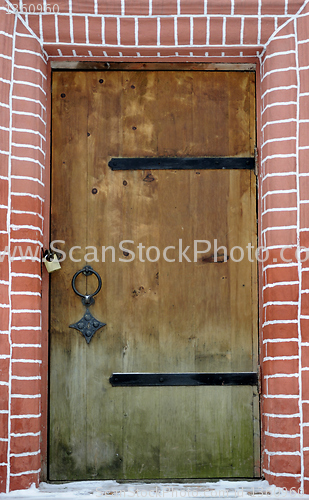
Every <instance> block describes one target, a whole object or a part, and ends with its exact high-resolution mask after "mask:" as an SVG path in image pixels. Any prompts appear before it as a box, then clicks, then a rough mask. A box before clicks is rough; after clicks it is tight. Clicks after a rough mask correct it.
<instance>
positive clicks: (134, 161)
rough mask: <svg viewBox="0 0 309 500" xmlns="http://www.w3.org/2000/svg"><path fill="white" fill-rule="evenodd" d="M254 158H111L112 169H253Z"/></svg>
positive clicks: (109, 164)
mask: <svg viewBox="0 0 309 500" xmlns="http://www.w3.org/2000/svg"><path fill="white" fill-rule="evenodd" d="M254 164H255V160H254V158H235V157H233V158H230V157H223V158H219V157H213V158H210V157H197V158H168V157H156V158H153V157H152V158H112V159H111V160H110V161H109V163H108V166H109V167H110V168H111V169H112V170H205V169H211V170H214V169H222V170H224V169H254Z"/></svg>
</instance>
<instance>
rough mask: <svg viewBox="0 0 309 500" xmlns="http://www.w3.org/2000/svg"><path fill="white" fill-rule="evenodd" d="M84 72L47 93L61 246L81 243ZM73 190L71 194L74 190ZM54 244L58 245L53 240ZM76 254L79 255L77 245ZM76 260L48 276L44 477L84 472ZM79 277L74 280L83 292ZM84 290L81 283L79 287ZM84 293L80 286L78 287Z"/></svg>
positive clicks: (54, 226)
mask: <svg viewBox="0 0 309 500" xmlns="http://www.w3.org/2000/svg"><path fill="white" fill-rule="evenodd" d="M85 88H86V78H85V74H84V73H80V72H79V73H70V75H68V74H66V73H56V74H54V75H53V93H52V113H53V121H52V139H53V151H52V193H51V203H52V220H51V241H53V240H63V241H64V242H65V243H64V244H62V245H61V249H62V250H64V251H65V252H66V253H67V254H68V251H69V249H70V248H71V247H72V246H73V245H75V244H79V245H81V247H83V246H84V245H85V243H86V225H87V193H86V190H87V154H86V152H87V144H86V140H87V109H88V100H87V95H86V92H85ZM77 192H78V193H79V196H78V197H77V196H76V193H77ZM59 248H60V245H59ZM74 256H75V258H76V259H78V258H80V252H79V251H78V249H77V250H76V251H75V253H74ZM80 267H82V265H81V264H80V263H74V262H72V261H71V260H70V259H69V258H67V259H66V260H65V261H64V262H63V263H62V268H61V271H57V272H55V273H53V274H52V275H51V277H50V280H51V294H50V297H51V316H50V412H51V413H50V440H49V447H50V478H51V479H54V480H57V479H62V478H63V472H64V471H65V477H66V478H67V479H79V478H84V477H85V475H84V470H85V464H86V453H85V442H86V440H87V418H86V393H87V383H86V376H87V375H86V351H87V345H86V342H85V340H84V338H83V337H82V336H81V334H80V333H78V332H77V331H76V330H72V329H70V328H69V325H70V324H71V323H75V322H76V321H77V320H78V319H80V317H81V316H82V315H83V312H84V311H83V310H84V308H83V306H82V304H81V301H80V299H79V298H78V297H77V296H76V295H75V294H74V292H73V290H72V288H71V280H72V277H73V274H74V273H75V272H76V271H77V270H78V269H79V268H80ZM84 285H85V284H84V283H83V280H81V283H80V282H79V286H81V291H82V292H83V286H84ZM84 290H85V289H84ZM83 293H84V292H83Z"/></svg>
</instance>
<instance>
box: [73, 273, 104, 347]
mask: <svg viewBox="0 0 309 500" xmlns="http://www.w3.org/2000/svg"><path fill="white" fill-rule="evenodd" d="M81 273H82V274H84V275H85V276H91V274H94V275H95V276H96V277H97V278H98V287H97V289H96V290H95V292H93V293H89V294H88V295H83V294H82V293H80V292H79V291H78V290H77V288H76V286H75V281H76V278H77V276H79V275H80V274H81ZM101 287H102V280H101V277H100V275H99V273H97V272H96V271H95V270H94V269H92V267H91V266H85V267H83V269H80V270H79V271H77V272H76V273H75V274H74V276H73V278H72V288H73V290H74V292H75V293H76V295H78V296H79V297H81V298H82V304H83V305H84V306H85V307H86V311H85V314H84V316H83V317H82V318H81V319H80V320H79V321H77V322H76V323H73V324H72V325H69V327H70V328H75V330H78V331H80V332H81V333H82V334H83V336H84V337H85V339H86V342H87V344H89V342H90V340H91V339H92V337H93V336H94V334H95V333H96V331H97V330H99V329H100V328H102V327H103V326H105V325H106V323H101V321H99V320H98V319H96V318H95V317H94V316H92V314H91V312H90V310H89V307H90V306H91V305H93V304H94V298H93V297H94V296H95V295H97V294H98V293H99V291H100V290H101Z"/></svg>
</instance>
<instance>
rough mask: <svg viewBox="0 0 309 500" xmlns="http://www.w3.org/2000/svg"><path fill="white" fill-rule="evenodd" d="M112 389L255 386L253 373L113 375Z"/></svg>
mask: <svg viewBox="0 0 309 500" xmlns="http://www.w3.org/2000/svg"><path fill="white" fill-rule="evenodd" d="M109 381H110V383H111V385H112V386H113V387H134V386H136V387H151V386H153V387H155V386H194V385H195V386H196V385H218V386H226V385H257V384H258V375H257V373H255V372H243V373H113V374H112V375H111V377H110V379H109Z"/></svg>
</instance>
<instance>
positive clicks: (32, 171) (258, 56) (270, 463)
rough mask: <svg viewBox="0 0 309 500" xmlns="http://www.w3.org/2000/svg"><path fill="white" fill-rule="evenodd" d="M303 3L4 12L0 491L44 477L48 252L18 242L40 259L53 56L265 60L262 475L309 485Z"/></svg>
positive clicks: (308, 144)
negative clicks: (22, 252)
mask: <svg viewBox="0 0 309 500" xmlns="http://www.w3.org/2000/svg"><path fill="white" fill-rule="evenodd" d="M307 3H308V2H307V1H306V2H303V0H297V1H296V0H293V1H292V0H276V1H274V0H263V1H262V0H255V1H251V0H250V1H249V0H248V1H242V0H226V1H224V2H220V7H218V2H217V1H216V0H200V1H196V2H195V3H194V7H192V2H191V1H189V0H175V1H171V2H164V3H163V2H161V1H160V2H159V1H156V0H149V1H147V2H146V1H145V2H144V3H142V6H141V5H140V2H135V1H134V0H119V2H114V1H113V2H111V1H108V0H94V2H93V4H91V5H90V2H88V1H86V0H85V1H84V2H82V1H80V0H71V1H70V2H69V1H64V0H61V2H58V4H59V7H60V10H61V15H58V16H53V15H50V16H46V15H44V16H38V15H18V16H16V15H14V14H10V15H8V14H7V9H8V5H9V4H8V2H5V3H4V6H2V7H1V8H0V23H1V27H0V37H1V51H0V52H1V57H0V66H1V75H0V76H1V78H0V106H1V124H0V134H1V151H0V154H1V163H0V169H1V171H0V185H1V201H0V224H1V227H0V240H1V248H0V251H2V252H3V253H2V254H1V258H2V259H3V261H2V264H1V276H0V323H1V327H0V335H1V341H2V342H1V352H0V392H1V398H0V399H1V402H2V407H1V408H0V422H1V425H0V478H1V479H0V485H1V486H0V490H1V491H9V490H14V489H22V488H27V487H29V486H30V484H31V483H35V484H38V482H39V479H40V475H41V477H42V478H43V479H44V477H45V476H44V474H45V472H44V454H45V451H46V379H45V378H44V374H45V375H46V370H44V367H45V365H46V363H47V358H46V341H47V327H46V323H44V322H43V323H42V316H41V311H42V298H41V295H42V287H43V291H44V287H45V286H46V276H44V275H43V280H42V275H41V265H40V254H39V253H38V254H37V255H36V256H35V258H34V259H33V260H31V259H26V261H25V262H22V261H21V260H20V258H19V253H18V252H19V249H18V247H19V246H21V247H22V248H24V247H25V246H27V245H28V246H29V247H31V248H32V251H33V254H34V255H35V252H36V251H37V250H38V251H40V249H41V247H42V245H43V243H44V238H45V243H44V244H45V245H47V244H48V234H47V231H46V221H45V219H44V217H45V214H46V213H47V211H46V210H45V211H44V203H45V201H47V200H48V192H47V189H46V187H45V186H46V180H47V175H46V167H47V166H48V159H47V158H48V155H47V147H46V143H47V137H48V135H49V130H48V126H47V118H46V117H47V109H48V103H49V94H48V85H47V82H48V75H49V69H48V61H50V60H61V59H64V60H68V59H72V60H77V59H78V60H80V59H85V58H87V59H89V58H90V59H91V58H95V59H96V60H102V61H104V60H124V61H136V60H140V61H143V60H145V61H173V60H175V61H181V60H182V61H201V62H207V61H225V62H236V61H238V62H239V61H243V62H250V61H251V62H254V63H257V64H258V66H259V67H260V70H259V73H258V75H259V76H260V81H259V82H258V90H259V91H260V99H259V100H258V105H259V107H260V109H258V118H259V131H260V148H259V149H260V151H259V153H260V173H259V190H260V191H259V193H260V208H259V209H260V214H259V221H260V229H261V233H260V241H261V244H262V245H263V246H264V254H265V251H266V250H265V249H268V251H269V257H268V259H267V260H265V262H263V264H261V314H260V324H261V361H262V372H263V391H262V430H263V433H262V436H263V437H262V440H263V442H262V445H263V446H262V448H263V456H262V459H263V472H264V474H265V477H266V478H267V479H268V481H269V482H270V483H272V484H276V485H278V486H286V487H292V486H293V487H296V488H298V487H299V486H301V487H304V488H305V491H306V492H309V484H308V479H306V478H308V477H309V463H308V453H309V439H308V438H309V436H308V432H307V429H308V427H309V412H308V409H309V395H308V394H307V391H308V389H307V387H308V383H307V377H308V372H309V353H307V350H308V348H309V339H308V338H307V337H308V336H309V335H308V334H307V331H308V328H307V323H308V321H309V311H308V307H309V293H308V292H309V279H308V278H309V273H308V270H309V266H308V265H307V262H302V263H301V262H299V261H297V259H296V258H295V250H297V249H298V250H300V249H301V247H307V246H308V231H309V224H308V220H307V219H308V218H309V197H308V194H307V193H308V189H307V182H308V181H307V178H308V176H309V171H308V168H309V167H308V166H307V165H308V161H307V160H308V159H309V158H308V150H309V134H308V133H307V128H308V126H309V74H308V71H309V60H308V59H309V56H308V42H309V40H308V35H306V32H307V33H308V31H309V28H308V24H309V12H308V7H307ZM284 247H288V248H287V249H286V250H285V252H284V254H283V256H284V257H285V258H286V259H291V262H285V261H284V260H283V258H282V254H281V255H280V250H281V249H282V248H284ZM14 249H16V254H15V258H14V259H13V260H11V259H9V254H10V255H11V256H12V253H14V251H15V250H14ZM304 253H305V252H304V251H301V255H302V256H304ZM16 257H17V258H16ZM275 259H277V260H275ZM42 459H43V467H42V465H41V462H42Z"/></svg>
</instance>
